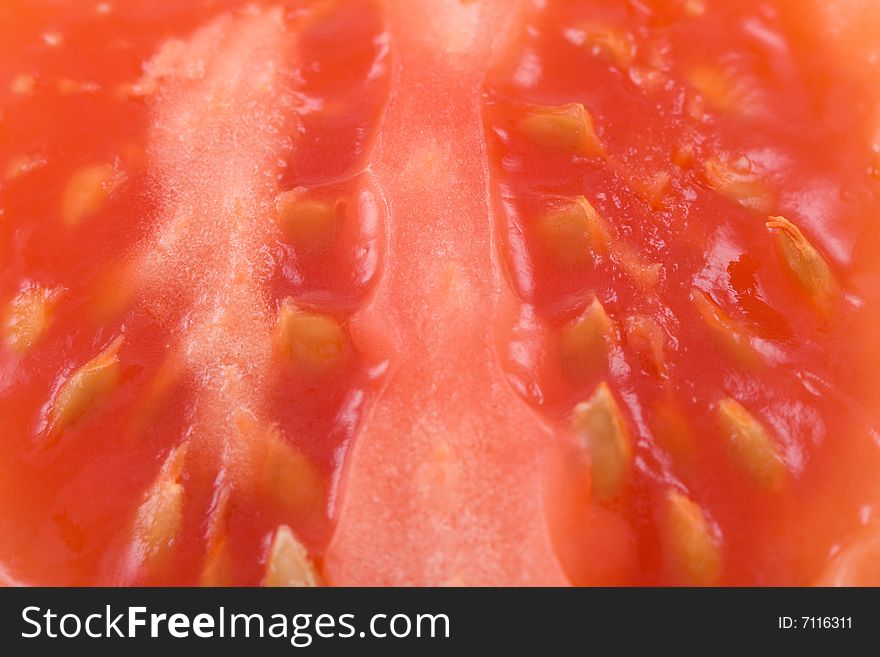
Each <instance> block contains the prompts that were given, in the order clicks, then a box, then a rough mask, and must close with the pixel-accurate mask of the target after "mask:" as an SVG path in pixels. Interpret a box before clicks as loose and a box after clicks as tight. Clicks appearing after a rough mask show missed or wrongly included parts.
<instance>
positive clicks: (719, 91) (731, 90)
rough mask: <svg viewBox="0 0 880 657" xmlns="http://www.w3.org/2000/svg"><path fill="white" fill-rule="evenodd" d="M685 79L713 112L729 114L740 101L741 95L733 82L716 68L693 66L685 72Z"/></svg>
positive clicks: (727, 75)
mask: <svg viewBox="0 0 880 657" xmlns="http://www.w3.org/2000/svg"><path fill="white" fill-rule="evenodd" d="M686 79H687V81H688V84H690V85H691V87H693V89H694V90H695V91H696V92H697V93H698V94H700V96H701V97H702V98H703V99H704V100H705V101H706V102H707V103H708V104H709V106H710V107H711V108H712V109H713V110H716V111H720V112H729V111H731V110H735V109H736V108H737V106H738V105H739V104H740V102H741V101H742V97H741V96H742V94H741V92H740V90H739V88H738V87H737V85H736V83H735V82H734V80H732V79H731V77H730V75H729V74H728V73H726V72H725V71H724V70H722V69H720V68H718V67H717V66H708V65H699V66H695V67H693V68H691V69H690V70H689V71H688V72H687V74H686Z"/></svg>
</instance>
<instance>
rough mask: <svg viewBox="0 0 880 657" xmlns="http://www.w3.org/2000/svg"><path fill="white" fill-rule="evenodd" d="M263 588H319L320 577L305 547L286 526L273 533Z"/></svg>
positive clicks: (320, 583)
mask: <svg viewBox="0 0 880 657" xmlns="http://www.w3.org/2000/svg"><path fill="white" fill-rule="evenodd" d="M263 585H264V586H292V587H297V588H304V587H315V586H321V585H322V582H321V577H320V575H318V571H317V570H316V569H315V567H314V565H313V564H312V562H311V560H310V559H309V554H308V552H307V551H306V548H305V546H304V545H303V544H302V543H300V541H299V540H298V539H297V538H296V536H295V535H294V533H293V531H292V530H291V529H290V527H288V526H287V525H281V526H280V527H278V529H277V530H276V531H275V536H274V538H273V539H272V545H271V547H270V548H269V559H268V561H267V562H266V576H265V578H264V579H263Z"/></svg>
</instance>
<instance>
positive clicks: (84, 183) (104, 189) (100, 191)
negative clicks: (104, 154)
mask: <svg viewBox="0 0 880 657" xmlns="http://www.w3.org/2000/svg"><path fill="white" fill-rule="evenodd" d="M116 181H117V174H116V171H115V169H114V168H113V166H112V165H110V164H95V165H91V166H87V167H83V168H82V169H79V170H78V171H76V172H75V173H74V174H73V175H72V176H71V177H70V178H69V179H68V181H67V185H66V186H65V188H64V192H63V194H62V196H61V218H62V220H63V221H64V223H65V224H67V225H68V226H75V225H77V224H79V223H80V222H81V221H82V220H83V219H86V218H87V217H89V216H90V215H93V214H95V213H96V212H97V211H98V210H100V209H101V207H102V206H103V205H104V203H106V202H107V199H108V198H109V197H110V194H111V192H112V191H113V188H114V187H115V185H116Z"/></svg>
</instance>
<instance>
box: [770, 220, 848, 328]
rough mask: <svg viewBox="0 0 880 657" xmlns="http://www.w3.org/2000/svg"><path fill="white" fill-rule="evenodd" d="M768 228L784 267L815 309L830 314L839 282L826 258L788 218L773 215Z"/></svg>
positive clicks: (819, 312) (823, 313)
mask: <svg viewBox="0 0 880 657" xmlns="http://www.w3.org/2000/svg"><path fill="white" fill-rule="evenodd" d="M767 228H768V229H769V231H770V234H771V235H772V236H773V239H774V241H775V242H776V249H777V252H778V253H779V257H780V259H781V260H782V264H783V266H784V267H785V268H786V270H787V271H788V272H789V273H790V274H791V276H792V278H793V280H794V282H795V283H796V284H797V286H798V287H799V288H800V290H801V292H802V293H803V294H805V295H806V297H807V299H808V300H809V302H810V304H811V305H812V306H813V308H814V310H815V311H816V312H817V313H818V314H819V315H821V316H823V317H827V316H828V315H829V314H830V313H831V309H832V306H833V303H834V298H835V296H836V290H837V284H836V283H835V280H834V276H833V274H832V273H831V269H830V268H829V267H828V263H827V262H826V261H825V258H823V257H822V254H821V253H820V252H819V250H818V249H817V248H816V247H815V246H813V245H812V244H811V243H810V242H809V240H807V238H806V237H804V234H803V233H802V232H801V231H800V229H799V228H798V227H797V226H795V225H794V224H793V223H791V222H790V221H789V220H788V219H786V218H785V217H770V220H769V221H768V222H767Z"/></svg>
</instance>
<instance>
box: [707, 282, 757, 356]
mask: <svg viewBox="0 0 880 657" xmlns="http://www.w3.org/2000/svg"><path fill="white" fill-rule="evenodd" d="M691 301H692V302H693V304H694V306H695V307H696V309H697V312H699V314H700V317H702V319H703V321H704V322H705V323H706V326H707V327H709V330H710V331H711V333H712V337H713V338H714V339H715V342H716V343H717V344H718V345H719V346H720V347H721V348H723V349H724V350H725V351H726V352H727V353H728V354H729V355H730V356H731V357H733V358H735V359H736V360H737V361H738V362H739V363H740V364H742V365H745V366H746V367H749V368H756V367H758V366H759V365H760V364H761V363H762V361H761V358H760V357H759V355H758V353H757V352H756V351H755V349H754V347H753V346H752V342H751V332H750V331H749V330H748V329H747V328H746V327H745V326H743V325H742V324H741V323H740V322H738V321H736V320H735V319H733V318H732V317H731V316H730V315H728V314H727V313H726V312H725V311H724V310H723V309H722V308H721V306H719V305H718V304H717V303H716V302H715V300H714V299H712V297H710V296H709V295H708V294H706V293H705V292H703V291H701V290H698V289H696V288H694V289H693V290H691Z"/></svg>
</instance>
